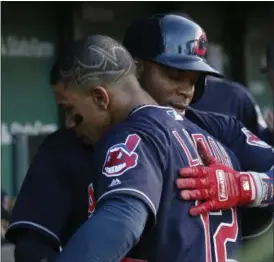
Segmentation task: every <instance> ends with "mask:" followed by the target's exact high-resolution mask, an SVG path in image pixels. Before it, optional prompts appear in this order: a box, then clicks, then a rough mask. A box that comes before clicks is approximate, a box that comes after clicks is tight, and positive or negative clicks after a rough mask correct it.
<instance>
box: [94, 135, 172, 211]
mask: <svg viewBox="0 0 274 262" xmlns="http://www.w3.org/2000/svg"><path fill="white" fill-rule="evenodd" d="M163 141H164V139H162V140H161V138H160V137H159V136H158V137H157V136H154V137H153V138H152V137H151V136H148V135H147V134H144V133H140V132H123V133H120V134H119V135H117V134H114V135H112V136H111V137H109V138H108V141H107V142H105V143H104V142H103V143H102V144H101V143H100V148H99V149H98V150H97V151H96V152H97V153H96V155H97V156H98V157H99V161H98V160H96V163H97V168H96V173H97V175H98V177H97V181H96V183H95V185H94V187H95V188H94V189H95V196H96V198H97V205H100V202H103V201H104V200H105V199H107V198H108V197H113V196H114V194H127V195H131V196H134V197H137V198H138V199H141V200H142V201H143V202H144V203H145V204H146V205H147V206H148V208H149V210H150V211H151V212H152V213H153V214H154V215H156V213H157V210H158V207H159V202H160V197H161V192H162V186H163V172H164V169H165V159H166V158H165V152H166V148H167V146H166V145H165V143H164V142H163ZM96 163H95V165H96Z"/></svg>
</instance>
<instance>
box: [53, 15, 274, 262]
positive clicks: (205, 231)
mask: <svg viewBox="0 0 274 262" xmlns="http://www.w3.org/2000/svg"><path fill="white" fill-rule="evenodd" d="M171 18H173V17H171ZM155 19H157V17H155ZM174 19H175V20H176V17H174ZM155 22H156V21H155ZM162 22H163V21H162ZM170 22H171V26H172V19H171V21H170ZM161 25H162V26H164V25H165V23H161ZM192 37H193V36H192ZM161 55H164V56H165V58H167V56H168V55H170V56H171V57H172V55H173V54H172V53H171V54H168V52H166V53H162V54H160V55H159V57H158V59H159V61H160V60H161ZM185 56H186V59H187V58H189V59H191V58H192V57H191V56H190V55H187V54H186V55H185ZM188 56H189V57H188ZM162 58H163V57H162ZM114 59H115V60H114ZM168 60H169V61H171V59H168ZM114 62H116V63H114ZM175 65H176V63H175ZM198 65H199V66H200V67H202V69H200V68H199V69H198V68H194V67H195V65H192V71H181V72H179V73H178V74H176V72H177V71H176V70H174V71H175V72H172V69H167V68H161V66H159V67H156V68H154V69H151V70H154V71H153V72H151V73H153V75H154V77H155V81H156V82H155V84H156V85H157V86H159V88H161V87H160V83H161V81H165V80H166V74H165V70H168V72H169V74H170V75H172V76H173V77H174V78H172V79H174V83H173V84H174V88H175V86H176V85H175V83H176V80H177V79H178V78H179V79H180V80H181V85H180V86H177V88H178V92H179V91H180V92H181V93H180V94H182V95H183V96H185V97H186V99H187V98H188V97H189V96H192V95H194V96H195V94H194V93H195V88H194V83H197V81H198V79H199V72H200V73H201V72H203V73H204V74H208V75H210V74H212V75H216V76H218V75H219V74H218V72H217V71H216V70H214V69H213V68H211V67H210V66H209V65H207V64H206V63H205V62H203V60H202V59H201V60H200V61H199V64H198ZM198 65H196V66H198ZM157 70H158V71H157ZM161 70H163V71H161ZM169 70H170V71H169ZM60 71H61V74H62V76H63V77H62V80H61V83H60V84H62V87H61V86H60V88H59V95H58V97H57V103H59V104H63V105H65V106H68V107H70V108H72V110H73V111H75V112H77V114H80V115H81V116H82V117H83V119H82V120H83V122H85V125H86V127H87V129H88V133H87V136H88V138H89V140H90V142H91V143H92V144H95V149H94V152H96V153H94V155H93V159H92V161H93V171H94V177H93V188H92V193H90V194H94V197H95V199H96V201H97V202H96V208H95V210H94V211H93V213H92V215H91V217H90V219H88V221H87V222H86V223H85V224H84V225H83V226H81V227H80V229H79V230H78V231H77V232H76V234H75V235H74V236H73V237H72V238H71V239H70V240H69V242H68V244H67V245H66V247H65V248H64V249H63V251H62V253H61V255H60V256H59V257H57V258H56V259H55V261H56V262H61V261H68V262H69V261H77V260H79V261H83V262H85V261H109V260H110V259H111V260H113V261H120V260H121V259H123V258H124V257H125V256H126V255H127V254H128V256H129V257H130V258H133V259H142V260H143V261H159V262H160V261H182V260H186V261H227V260H232V259H234V260H235V259H236V257H235V256H236V250H237V248H239V243H240V235H239V233H240V232H241V226H240V220H239V219H240V216H238V212H239V214H240V212H241V211H240V209H235V208H232V209H229V210H227V211H222V212H220V213H219V214H218V215H217V216H212V217H210V215H208V214H205V215H204V216H202V217H200V216H198V217H189V215H188V210H189V209H190V207H193V204H194V203H193V202H192V203H191V202H190V203H189V202H180V201H178V199H177V198H176V197H174V196H175V195H176V192H177V189H175V188H174V182H175V179H176V177H177V174H176V172H177V170H178V169H179V168H180V167H182V166H183V167H192V166H196V165H200V164H201V162H199V160H198V159H199V157H198V154H197V152H196V149H195V148H196V147H195V145H194V143H195V142H196V143H197V142H198V141H201V143H203V144H204V145H205V147H206V148H208V149H209V150H212V152H219V153H218V154H216V155H215V157H216V158H217V159H218V161H220V162H222V163H223V164H224V166H226V167H227V169H229V170H233V169H236V170H239V168H240V166H239V163H238V160H237V158H236V157H235V155H234V154H233V153H232V151H230V150H229V149H228V148H227V147H226V146H222V145H220V143H219V142H218V141H217V140H216V139H215V138H213V137H212V136H210V135H209V134H208V133H207V132H205V131H203V130H202V129H201V128H199V127H198V126H197V125H195V124H193V123H192V122H191V121H189V120H188V119H187V118H185V117H183V116H182V114H180V113H184V110H185V104H182V103H179V101H177V102H176V100H175V99H174V98H175V97H172V96H169V97H167V99H170V98H173V99H170V100H169V101H170V103H171V104H172V105H173V107H178V108H179V109H178V110H176V111H175V110H174V109H172V108H171V107H159V106H157V103H156V101H155V100H154V99H152V98H151V97H150V96H148V94H147V93H146V92H145V91H144V90H143V89H142V88H141V87H140V85H139V83H138V81H137V78H136V77H135V66H134V62H133V60H132V59H131V57H130V56H129V54H128V53H127V51H126V50H125V49H124V48H123V47H122V46H120V45H119V44H118V43H117V42H116V41H114V40H112V39H110V38H108V37H105V36H91V37H89V38H87V39H82V40H79V41H77V42H76V43H75V47H74V48H72V50H71V52H70V55H69V56H67V57H65V59H64V60H63V61H61V62H60ZM98 76H99V77H98ZM175 79H176V80H175ZM172 87H173V86H171V87H170V89H171V88H172ZM169 92H170V90H168V91H167V92H166V94H168V93H169ZM190 93H192V95H191V94H190ZM183 102H186V103H187V100H186V101H184V100H183ZM244 132H245V130H244ZM248 132H250V131H248ZM227 136H228V137H229V136H230V134H229V133H228V134H227ZM231 139H233V136H232V138H231ZM193 141H194V142H193ZM97 143H98V144H97ZM263 145H264V146H267V148H268V149H267V150H268V151H269V152H271V153H274V152H273V149H272V148H271V147H270V146H268V145H266V144H265V143H263ZM215 150H216V151H215ZM263 157H264V158H265V157H267V156H266V154H265V155H264V156H263ZM271 160H273V156H272V159H271ZM234 172H235V171H234ZM237 174H238V173H237ZM224 176H225V173H224V172H223V171H222V172H219V173H218V179H219V181H220V183H219V186H220V187H221V189H220V190H219V192H220V196H221V198H222V199H221V200H220V202H222V201H226V198H227V191H230V189H226V188H225V185H224V184H223V182H224V180H223V179H224ZM239 176H240V178H239V181H237V184H239V185H240V186H239V187H238V189H239V190H240V191H241V194H240V197H238V198H237V200H238V201H239V204H245V205H247V204H256V205H264V204H266V203H267V201H268V200H271V199H262V192H261V191H262V189H263V186H262V185H261V183H260V182H261V180H262V179H264V175H263V174H261V175H260V174H259V173H257V174H252V173H239ZM265 176H266V175H265ZM235 177H236V175H235ZM257 180H258V181H259V182H257ZM254 187H255V188H256V191H255V190H254V191H253V189H252V188H254ZM232 191H233V190H232ZM198 206H199V204H198ZM224 224H225V225H224ZM228 224H229V226H228ZM224 232H225V233H224ZM190 236H191V237H190ZM106 240H107V241H106ZM138 241H139V242H138ZM137 242H138V244H137ZM227 242H229V244H227ZM136 244H137V245H136ZM197 249H198V250H199V253H197V251H196V250H197ZM211 250H215V252H214V253H213V252H211ZM129 252H130V253H129Z"/></svg>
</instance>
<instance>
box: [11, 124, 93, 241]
mask: <svg viewBox="0 0 274 262" xmlns="http://www.w3.org/2000/svg"><path fill="white" fill-rule="evenodd" d="M91 155H92V150H91V149H90V148H86V147H84V146H83V144H82V143H81V141H80V140H79V139H78V138H76V136H75V135H74V133H73V132H72V131H68V130H64V129H60V130H58V131H56V132H54V133H53V134H51V135H49V136H48V137H47V138H46V139H45V141H44V142H43V144H42V145H41V147H40V148H39V150H38V153H37V155H36V156H35V158H34V160H33V162H32V164H31V165H30V167H29V170H28V172H27V175H26V178H25V180H24V182H23V185H22V188H21V190H20V193H19V196H18V198H17V201H16V203H15V206H14V208H13V212H12V218H11V221H10V226H9V230H8V233H7V238H8V239H9V240H11V241H13V242H14V241H16V238H17V236H18V233H20V232H22V229H27V228H32V229H34V230H38V231H39V232H41V233H42V234H45V235H47V236H50V237H51V239H52V240H53V241H54V243H56V245H58V246H59V245H64V244H65V243H66V241H67V239H68V238H69V237H70V236H71V235H72V234H73V233H74V232H75V231H76V229H77V228H78V227H79V226H80V225H81V224H82V223H83V222H85V221H86V218H87V214H88V201H87V196H88V191H87V187H88V184H89V183H90V179H91V176H92V174H91V171H92V167H90V165H89V164H90V158H91Z"/></svg>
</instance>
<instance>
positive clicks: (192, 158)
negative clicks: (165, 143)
mask: <svg viewBox="0 0 274 262" xmlns="http://www.w3.org/2000/svg"><path fill="white" fill-rule="evenodd" d="M182 131H183V132H182V133H181V135H179V133H178V132H177V131H173V132H172V133H173V135H174V136H175V138H176V140H177V141H178V142H179V144H180V145H181V147H182V148H183V150H184V152H185V154H186V157H187V159H188V163H189V166H191V167H193V166H197V165H201V164H202V160H201V159H200V156H199V154H198V152H197V142H198V141H201V142H202V143H203V145H204V146H205V148H206V151H207V152H208V153H210V155H212V156H214V157H216V158H217V159H218V161H219V162H220V163H222V164H224V165H226V166H228V167H231V168H233V166H232V162H231V159H230V157H229V155H228V154H227V152H226V150H225V149H224V147H223V146H222V145H221V144H220V143H217V142H216V141H215V140H214V139H213V138H212V137H210V136H208V137H207V138H206V137H205V136H204V135H203V134H192V135H191V136H192V139H191V137H190V135H189V133H188V132H187V131H186V130H185V129H183V130H182ZM193 141H194V143H195V144H194V143H193Z"/></svg>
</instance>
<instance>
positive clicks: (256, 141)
mask: <svg viewBox="0 0 274 262" xmlns="http://www.w3.org/2000/svg"><path fill="white" fill-rule="evenodd" d="M241 130H242V132H243V133H244V134H245V136H246V142H247V143H248V144H249V145H251V146H258V147H262V148H271V146H270V145H268V144H267V143H265V142H264V141H262V140H261V139H260V138H258V137H257V136H255V135H254V134H253V133H252V132H251V131H249V130H248V129H247V128H245V127H243V128H242V129H241Z"/></svg>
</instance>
